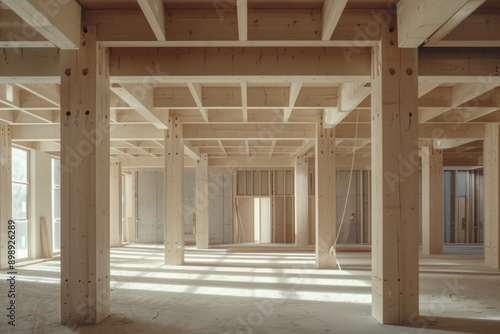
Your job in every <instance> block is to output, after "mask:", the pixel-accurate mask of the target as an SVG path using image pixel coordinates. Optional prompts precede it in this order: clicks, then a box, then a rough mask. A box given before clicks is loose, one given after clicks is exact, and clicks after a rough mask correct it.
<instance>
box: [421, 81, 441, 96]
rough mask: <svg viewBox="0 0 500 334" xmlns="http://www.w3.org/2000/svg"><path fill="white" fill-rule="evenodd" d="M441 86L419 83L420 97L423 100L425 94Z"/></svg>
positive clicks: (436, 83)
mask: <svg viewBox="0 0 500 334" xmlns="http://www.w3.org/2000/svg"><path fill="white" fill-rule="evenodd" d="M439 85H441V83H440V82H419V83H418V97H419V98H421V97H422V96H424V95H425V94H427V93H429V92H431V91H432V90H433V89H435V88H437V87H438V86H439Z"/></svg>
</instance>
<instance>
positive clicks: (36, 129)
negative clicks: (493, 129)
mask: <svg viewBox="0 0 500 334" xmlns="http://www.w3.org/2000/svg"><path fill="white" fill-rule="evenodd" d="M63 119H66V116H65V115H64V116H63ZM415 124H416V123H415ZM183 127H184V139H186V140H197V141H200V140H261V141H267V140H273V139H277V140H310V139H311V138H313V130H312V128H311V127H312V125H311V124H296V123H286V124H284V123H277V124H272V123H270V124H265V125H262V124H256V123H249V124H248V125H245V124H184V125H183ZM418 128H419V134H420V138H421V139H471V140H481V139H484V124H481V123H467V124H461V125H460V126H457V124H455V123H429V124H419V126H418ZM59 129H60V126H59V124H47V125H43V126H41V125H34V124H30V125H28V124H25V125H12V130H11V131H12V140H13V141H58V140H59ZM335 129H336V137H337V138H338V139H354V138H355V133H356V125H355V124H339V125H337V126H336V127H335ZM162 132H163V131H162V130H160V129H157V128H155V127H154V126H152V125H150V124H111V139H112V140H120V141H123V140H125V141H127V140H163V137H162ZM357 138H359V139H369V138H371V130H370V124H359V125H358V137H357Z"/></svg>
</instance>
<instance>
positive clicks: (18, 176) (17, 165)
mask: <svg viewBox="0 0 500 334" xmlns="http://www.w3.org/2000/svg"><path fill="white" fill-rule="evenodd" d="M12 181H15V182H24V183H28V151H24V150H20V149H17V148H14V147H13V148H12Z"/></svg>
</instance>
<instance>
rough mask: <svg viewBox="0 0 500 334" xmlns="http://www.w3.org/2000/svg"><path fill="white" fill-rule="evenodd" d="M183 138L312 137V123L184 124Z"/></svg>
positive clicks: (262, 139)
mask: <svg viewBox="0 0 500 334" xmlns="http://www.w3.org/2000/svg"><path fill="white" fill-rule="evenodd" d="M184 138H185V139H190V140H210V139H212V140H213V139H221V140H261V141H265V140H272V139H279V140H294V139H311V138H314V125H312V124H293V123H287V124H282V125H279V126H273V125H271V126H268V125H262V124H250V123H249V124H185V125H184Z"/></svg>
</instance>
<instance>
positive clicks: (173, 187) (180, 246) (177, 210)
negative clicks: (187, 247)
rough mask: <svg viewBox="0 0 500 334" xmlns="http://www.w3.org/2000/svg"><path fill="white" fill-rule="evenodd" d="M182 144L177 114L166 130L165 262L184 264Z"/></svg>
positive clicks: (179, 120) (179, 121) (180, 124)
mask: <svg viewBox="0 0 500 334" xmlns="http://www.w3.org/2000/svg"><path fill="white" fill-rule="evenodd" d="M183 210H184V145H183V144H182V122H181V118H180V117H179V116H177V115H171V116H170V117H169V120H168V130H165V229H164V231H165V235H164V240H165V242H164V243H165V264H169V265H182V264H183V263H184V211H183Z"/></svg>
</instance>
